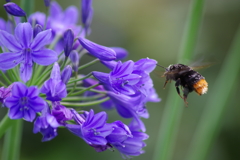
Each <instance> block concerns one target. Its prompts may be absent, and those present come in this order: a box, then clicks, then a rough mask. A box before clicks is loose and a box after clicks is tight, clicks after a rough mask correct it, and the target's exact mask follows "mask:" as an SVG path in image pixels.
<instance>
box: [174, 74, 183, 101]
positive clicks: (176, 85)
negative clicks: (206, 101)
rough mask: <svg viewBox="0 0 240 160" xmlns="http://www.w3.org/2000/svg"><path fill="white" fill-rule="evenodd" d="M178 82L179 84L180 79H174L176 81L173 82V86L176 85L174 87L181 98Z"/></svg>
mask: <svg viewBox="0 0 240 160" xmlns="http://www.w3.org/2000/svg"><path fill="white" fill-rule="evenodd" d="M180 84H181V79H180V78H178V79H177V81H176V83H175V87H176V89H177V93H178V95H179V96H180V97H181V98H182V99H183V97H182V96H181V94H180V90H179V86H180Z"/></svg>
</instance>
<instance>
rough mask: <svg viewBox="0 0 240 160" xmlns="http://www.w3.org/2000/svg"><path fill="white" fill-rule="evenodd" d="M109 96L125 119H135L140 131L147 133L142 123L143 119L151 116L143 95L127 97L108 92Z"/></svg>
mask: <svg viewBox="0 0 240 160" xmlns="http://www.w3.org/2000/svg"><path fill="white" fill-rule="evenodd" d="M108 96H109V97H110V99H111V100H112V102H113V103H114V106H115V108H116V110H117V112H118V113H119V115H121V116H122V117H123V118H133V119H134V120H135V121H136V123H137V126H138V129H139V130H142V131H143V132H145V131H146V128H145V125H144V123H143V122H142V121H141V119H140V118H141V117H143V118H148V117H149V114H148V111H147V109H146V107H145V105H144V102H143V100H142V97H141V94H139V95H135V96H127V95H124V94H120V93H118V94H116V93H114V92H108Z"/></svg>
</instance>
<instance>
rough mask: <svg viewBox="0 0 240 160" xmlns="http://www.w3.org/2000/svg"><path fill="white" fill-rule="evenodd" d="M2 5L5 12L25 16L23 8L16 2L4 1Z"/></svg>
mask: <svg viewBox="0 0 240 160" xmlns="http://www.w3.org/2000/svg"><path fill="white" fill-rule="evenodd" d="M3 7H4V8H5V10H6V11H7V13H9V14H11V15H13V16H17V17H24V16H26V13H25V12H24V10H22V8H20V7H19V6H18V5H17V4H15V3H13V2H9V3H6V4H4V5H3Z"/></svg>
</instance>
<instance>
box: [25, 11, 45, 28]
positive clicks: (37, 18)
mask: <svg viewBox="0 0 240 160" xmlns="http://www.w3.org/2000/svg"><path fill="white" fill-rule="evenodd" d="M45 19H46V15H45V14H44V13H42V12H35V13H33V14H31V15H30V16H29V18H28V22H29V23H30V24H31V25H35V24H39V25H41V26H44V24H45Z"/></svg>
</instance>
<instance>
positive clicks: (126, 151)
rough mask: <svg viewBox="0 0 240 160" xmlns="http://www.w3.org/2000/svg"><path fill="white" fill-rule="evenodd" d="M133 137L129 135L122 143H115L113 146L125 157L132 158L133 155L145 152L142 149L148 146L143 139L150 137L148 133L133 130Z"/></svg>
mask: <svg viewBox="0 0 240 160" xmlns="http://www.w3.org/2000/svg"><path fill="white" fill-rule="evenodd" d="M131 133H132V137H128V138H127V139H126V140H125V141H123V142H122V143H121V144H113V146H114V147H115V148H116V149H117V150H118V151H119V152H120V153H121V154H122V157H123V158H124V159H126V158H131V156H139V155H140V154H143V153H144V150H142V148H143V147H145V146H146V143H144V142H143V140H146V139H148V137H149V136H148V135H147V134H146V133H142V132H138V131H132V132H131Z"/></svg>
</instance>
